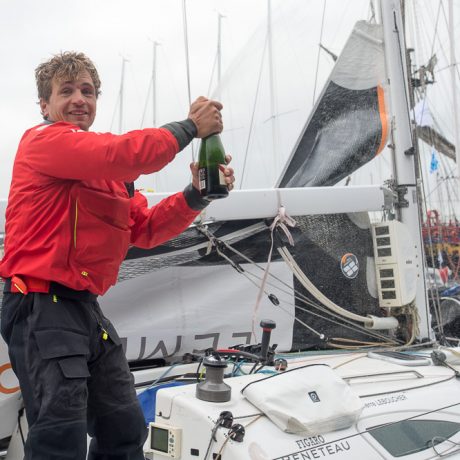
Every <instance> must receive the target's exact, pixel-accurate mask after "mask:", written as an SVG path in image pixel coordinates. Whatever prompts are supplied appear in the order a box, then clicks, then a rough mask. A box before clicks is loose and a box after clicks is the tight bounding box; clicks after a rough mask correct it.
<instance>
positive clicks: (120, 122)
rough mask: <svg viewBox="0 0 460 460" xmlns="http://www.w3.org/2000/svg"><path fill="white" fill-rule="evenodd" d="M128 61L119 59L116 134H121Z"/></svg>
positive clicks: (123, 58) (122, 58)
mask: <svg viewBox="0 0 460 460" xmlns="http://www.w3.org/2000/svg"><path fill="white" fill-rule="evenodd" d="M127 61H128V60H127V59H126V58H125V57H123V56H122V57H121V82H120V91H119V93H118V98H119V101H120V107H119V111H118V133H119V134H122V133H123V102H124V101H123V99H124V85H125V64H126V62H127Z"/></svg>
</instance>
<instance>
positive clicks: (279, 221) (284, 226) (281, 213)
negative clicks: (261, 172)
mask: <svg viewBox="0 0 460 460" xmlns="http://www.w3.org/2000/svg"><path fill="white" fill-rule="evenodd" d="M295 225H296V221H295V220H294V219H293V218H292V217H290V216H288V214H287V213H286V208H285V207H284V206H280V207H279V209H278V215H277V216H276V217H275V219H274V220H273V222H272V224H271V225H270V239H271V243H270V251H269V253H268V260H267V266H266V267H265V272H264V276H263V278H262V282H261V283H260V289H259V292H258V293H257V299H256V303H255V305H254V310H253V311H252V336H253V337H254V340H255V341H256V342H257V337H256V332H255V323H256V318H257V313H258V311H259V307H260V301H261V300H262V295H263V293H264V291H265V285H266V283H267V278H268V275H269V271H270V263H271V260H272V253H273V245H274V239H273V233H274V232H275V229H276V227H279V228H281V230H283V232H284V234H285V235H286V237H287V239H288V241H289V244H290V245H291V246H294V239H293V238H292V235H291V233H290V231H289V230H288V226H289V227H295Z"/></svg>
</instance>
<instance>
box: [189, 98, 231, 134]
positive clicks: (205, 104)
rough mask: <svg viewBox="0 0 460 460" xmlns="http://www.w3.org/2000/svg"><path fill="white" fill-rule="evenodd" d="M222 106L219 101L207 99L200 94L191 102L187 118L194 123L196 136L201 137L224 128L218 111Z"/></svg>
mask: <svg viewBox="0 0 460 460" xmlns="http://www.w3.org/2000/svg"><path fill="white" fill-rule="evenodd" d="M222 107H223V106H222V104H221V103H220V102H218V101H213V100H211V99H207V98H206V97H203V96H200V97H199V98H198V99H197V100H196V101H194V102H193V103H192V105H191V106H190V112H189V114H188V118H190V119H191V120H192V121H193V122H194V123H195V125H196V128H197V135H196V137H200V138H203V137H207V136H210V135H211V134H216V133H220V132H222V129H223V128H224V125H223V123H222V115H221V113H220V111H221V110H222Z"/></svg>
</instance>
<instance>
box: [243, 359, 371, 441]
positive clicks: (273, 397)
mask: <svg viewBox="0 0 460 460" xmlns="http://www.w3.org/2000/svg"><path fill="white" fill-rule="evenodd" d="M241 393H242V394H243V395H244V396H245V397H246V399H248V400H249V401H250V402H251V403H252V404H253V405H254V406H256V407H257V408H258V409H259V410H260V411H262V412H263V413H264V414H265V415H266V416H267V417H268V418H269V419H270V420H271V421H272V422H273V423H274V424H275V425H277V426H278V427H279V428H280V429H281V430H283V431H285V432H287V433H295V434H299V435H304V436H315V435H318V434H322V433H328V432H330V431H335V430H341V429H345V428H348V427H350V426H351V425H352V424H353V423H355V421H356V420H357V419H358V418H359V416H360V414H361V411H362V409H363V404H362V402H361V400H360V398H359V397H358V396H357V395H356V394H355V393H353V391H352V389H351V388H350V386H349V385H348V384H347V383H346V382H345V381H344V380H343V379H342V378H341V377H339V375H338V374H336V372H335V371H334V370H333V369H331V368H330V367H329V366H327V365H325V364H313V365H309V366H304V367H299V368H296V369H292V370H289V371H286V372H284V373H282V374H275V375H272V376H270V377H267V378H264V379H261V380H257V381H255V382H251V383H249V384H248V385H246V386H245V387H244V388H243V389H242V390H241Z"/></svg>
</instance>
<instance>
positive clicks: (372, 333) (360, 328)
mask: <svg viewBox="0 0 460 460" xmlns="http://www.w3.org/2000/svg"><path fill="white" fill-rule="evenodd" d="M202 232H203V233H204V234H205V235H207V236H208V238H210V239H211V236H212V234H211V233H210V232H209V231H208V230H202ZM212 238H213V244H214V245H215V246H216V250H217V249H218V245H217V244H216V238H215V237H213V236H212ZM219 243H220V244H222V246H224V247H225V248H227V249H229V250H231V251H232V252H234V253H235V254H237V255H239V256H240V257H241V258H243V259H244V260H246V261H247V262H249V263H250V264H252V265H254V266H255V267H257V268H258V269H260V270H262V271H265V269H264V268H263V267H261V266H260V265H259V264H257V263H256V262H254V261H252V260H251V259H250V258H249V257H247V256H246V255H245V254H243V253H241V252H240V251H238V250H237V249H235V248H233V247H232V246H231V245H230V244H228V243H226V242H223V241H219ZM218 253H219V255H220V256H222V257H223V258H224V259H225V260H227V261H228V262H229V263H230V264H231V265H232V266H234V268H236V267H235V265H236V264H235V262H233V261H232V260H231V259H230V258H229V257H228V256H226V255H225V254H223V252H222V251H220V250H219V251H218ZM237 271H238V272H239V273H240V274H242V275H243V276H245V277H246V278H247V279H248V281H250V282H251V283H252V284H253V285H255V286H256V287H258V288H260V285H259V284H257V283H256V282H255V281H254V280H252V279H250V278H249V276H248V275H251V276H253V277H255V278H257V279H259V280H261V277H258V276H257V275H255V274H253V273H251V272H249V271H247V270H242V269H237ZM269 276H270V277H271V278H273V279H275V280H276V281H278V282H279V283H280V284H282V285H284V286H285V287H286V288H287V289H288V290H289V291H288V292H286V291H285V290H284V291H283V289H282V288H280V287H279V286H275V285H273V284H272V283H270V282H267V284H268V285H270V286H272V287H276V288H277V289H279V290H280V291H281V292H283V293H288V294H290V293H291V292H294V297H295V298H296V299H298V300H300V301H301V302H303V303H305V304H306V305H309V306H312V307H314V308H316V309H318V310H320V311H322V312H323V313H325V314H327V315H330V316H333V317H335V318H337V319H339V320H340V321H341V322H340V323H338V322H336V321H334V320H331V319H330V318H328V317H324V316H321V315H319V314H315V313H313V312H310V311H309V310H306V309H305V310H304V311H305V312H307V313H310V314H313V315H316V316H319V317H321V318H322V319H324V320H326V321H329V322H332V323H335V324H339V325H340V326H342V327H345V328H347V329H351V330H354V331H355V332H361V333H364V334H365V335H368V336H370V337H374V338H377V339H380V340H384V341H385V343H388V341H390V342H393V343H401V344H402V343H403V342H402V341H400V340H397V339H391V338H389V337H388V336H385V335H383V334H380V333H378V332H376V331H373V330H369V329H367V328H365V327H363V326H361V325H358V324H356V323H354V322H352V321H351V320H348V319H346V318H344V317H343V316H341V315H338V314H335V313H333V312H331V311H330V310H327V309H326V308H325V307H321V306H319V305H317V304H315V303H314V302H312V301H311V300H310V299H308V298H307V297H305V296H303V295H302V294H301V293H299V292H298V291H296V290H295V289H294V288H293V287H292V286H290V285H288V284H287V283H285V282H284V281H282V280H281V279H279V278H277V277H276V276H274V275H273V274H271V273H270V275H269ZM264 292H265V294H267V295H268V294H269V293H268V292H267V291H266V290H264ZM279 308H280V309H282V310H283V311H284V312H285V313H287V314H289V315H290V316H293V315H292V314H290V313H288V312H287V311H286V310H284V309H283V308H282V307H280V306H279ZM295 308H299V309H301V310H302V308H301V307H299V306H297V305H296V306H295ZM293 317H294V320H295V321H297V322H299V324H302V325H303V326H304V327H306V328H308V329H309V330H311V331H312V332H313V333H314V334H315V335H317V336H322V335H323V334H322V333H320V332H318V331H315V330H314V329H312V328H311V327H310V326H308V325H306V324H305V323H304V322H302V321H301V320H300V319H299V318H297V317H295V316H293ZM343 323H347V324H349V325H350V326H346V325H344V324H343ZM406 345H407V344H406Z"/></svg>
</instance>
